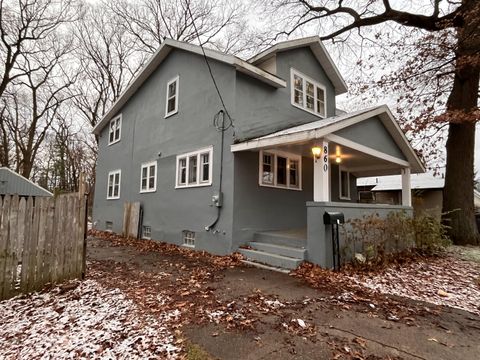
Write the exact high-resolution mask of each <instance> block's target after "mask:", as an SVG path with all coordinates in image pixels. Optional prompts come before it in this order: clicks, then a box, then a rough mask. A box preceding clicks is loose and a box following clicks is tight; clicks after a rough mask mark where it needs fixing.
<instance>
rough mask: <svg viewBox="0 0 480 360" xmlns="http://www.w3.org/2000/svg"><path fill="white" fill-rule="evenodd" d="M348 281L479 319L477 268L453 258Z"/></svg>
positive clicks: (416, 264) (355, 277) (474, 264)
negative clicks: (465, 312)
mask: <svg viewBox="0 0 480 360" xmlns="http://www.w3.org/2000/svg"><path fill="white" fill-rule="evenodd" d="M351 279H352V280H353V281H354V282H355V283H358V284H360V285H362V286H365V287H367V288H369V289H372V290H375V291H378V292H380V293H383V294H389V295H398V296H403V297H408V298H410V299H414V300H420V301H425V302H429V303H432V304H436V305H445V306H451V307H455V308H458V309H462V310H465V311H469V312H471V313H474V314H476V315H480V264H476V263H473V262H470V261H464V260H460V259H458V258H457V257H455V256H452V255H446V256H444V257H439V258H432V259H430V260H429V261H422V262H411V263H409V264H404V265H403V266H401V267H394V268H389V269H386V270H384V271H381V272H379V273H376V274H354V275H352V276H351Z"/></svg>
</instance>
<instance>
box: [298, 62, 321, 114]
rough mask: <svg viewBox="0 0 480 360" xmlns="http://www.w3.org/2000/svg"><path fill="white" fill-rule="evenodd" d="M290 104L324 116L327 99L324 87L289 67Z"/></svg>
mask: <svg viewBox="0 0 480 360" xmlns="http://www.w3.org/2000/svg"><path fill="white" fill-rule="evenodd" d="M291 84H292V105H293V106H296V107H299V108H301V109H303V110H306V111H308V112H311V113H313V114H315V115H317V116H320V117H326V114H327V110H326V109H327V100H326V92H325V87H324V86H323V85H322V84H320V83H318V82H316V81H314V80H312V79H310V78H308V77H307V76H305V75H303V74H302V73H301V72H299V71H297V70H295V69H291Z"/></svg>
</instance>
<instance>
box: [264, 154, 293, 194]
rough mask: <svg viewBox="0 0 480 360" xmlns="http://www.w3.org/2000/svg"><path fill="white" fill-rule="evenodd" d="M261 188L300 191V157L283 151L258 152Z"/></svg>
mask: <svg viewBox="0 0 480 360" xmlns="http://www.w3.org/2000/svg"><path fill="white" fill-rule="evenodd" d="M259 165H260V166H259V184H260V185H261V186H270V187H279V188H287V189H293V190H301V189H302V157H301V156H300V155H295V154H291V153H286V152H283V151H276V150H270V151H263V150H262V151H260V164H259Z"/></svg>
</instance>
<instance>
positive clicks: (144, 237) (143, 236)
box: [142, 225, 152, 240]
mask: <svg viewBox="0 0 480 360" xmlns="http://www.w3.org/2000/svg"><path fill="white" fill-rule="evenodd" d="M146 227H149V228H150V236H145V235H144V232H145V228H146ZM142 239H146V240H151V239H152V227H151V226H150V225H142Z"/></svg>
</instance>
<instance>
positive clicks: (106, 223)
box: [105, 221, 113, 231]
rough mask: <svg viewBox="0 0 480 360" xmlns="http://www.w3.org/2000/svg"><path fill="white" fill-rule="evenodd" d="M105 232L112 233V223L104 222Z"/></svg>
mask: <svg viewBox="0 0 480 360" xmlns="http://www.w3.org/2000/svg"><path fill="white" fill-rule="evenodd" d="M105 230H106V231H113V222H111V221H105Z"/></svg>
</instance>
